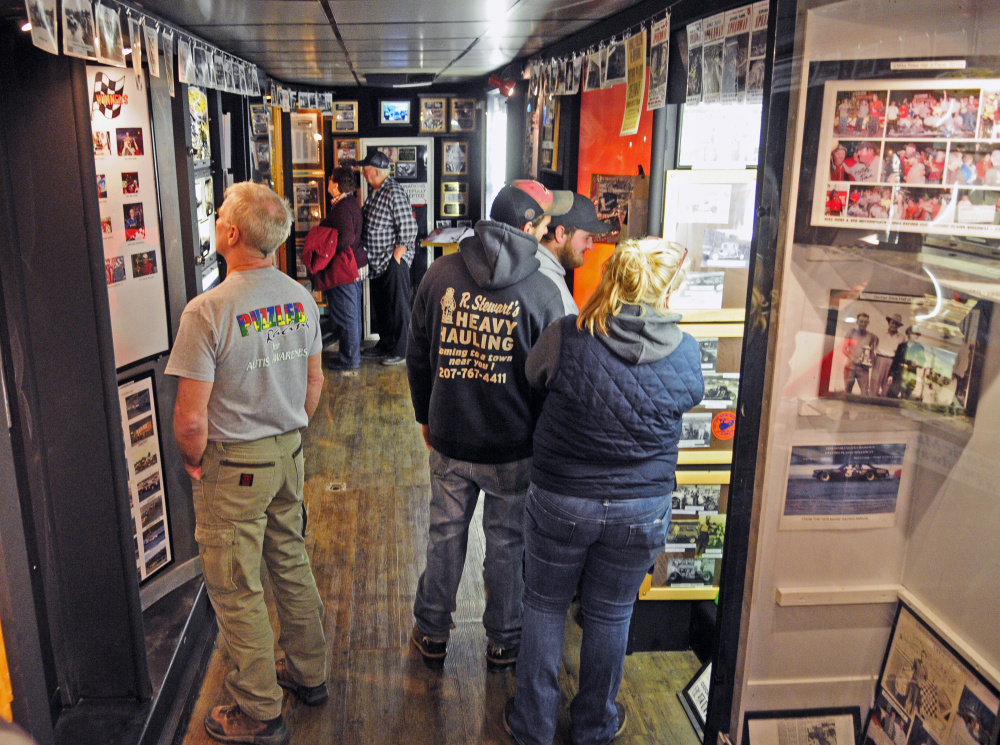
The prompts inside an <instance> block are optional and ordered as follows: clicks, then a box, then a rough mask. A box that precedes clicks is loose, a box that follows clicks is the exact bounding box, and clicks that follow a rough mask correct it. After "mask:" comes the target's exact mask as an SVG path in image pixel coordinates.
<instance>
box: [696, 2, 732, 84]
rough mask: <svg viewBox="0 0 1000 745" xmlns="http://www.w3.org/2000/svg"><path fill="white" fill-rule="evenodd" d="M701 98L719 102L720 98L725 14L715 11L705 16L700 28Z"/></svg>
mask: <svg viewBox="0 0 1000 745" xmlns="http://www.w3.org/2000/svg"><path fill="white" fill-rule="evenodd" d="M702 35H703V42H702V46H701V100H702V101H704V102H705V103H719V102H720V101H721V100H722V52H723V44H724V42H725V37H726V14H725V13H716V14H715V15H714V16H711V17H709V18H706V19H705V21H704V26H703V28H702Z"/></svg>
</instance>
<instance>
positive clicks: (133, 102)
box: [87, 65, 170, 369]
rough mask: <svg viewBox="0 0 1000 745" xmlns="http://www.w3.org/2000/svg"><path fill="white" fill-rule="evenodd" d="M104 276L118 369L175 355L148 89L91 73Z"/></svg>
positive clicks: (92, 69) (103, 71) (111, 72)
mask: <svg viewBox="0 0 1000 745" xmlns="http://www.w3.org/2000/svg"><path fill="white" fill-rule="evenodd" d="M87 78H88V84H89V85H90V93H91V127H92V129H93V139H94V165H95V168H96V171H97V197H98V202H99V204H100V215H101V234H102V236H103V239H104V271H105V280H106V282H107V285H108V300H109V304H110V306H111V332H112V337H113V341H114V351H115V366H116V367H117V368H118V369H121V368H123V367H125V366H127V365H131V364H134V363H136V362H139V361H141V360H144V359H147V358H149V357H152V356H154V355H157V354H161V353H163V352H165V351H167V349H169V347H170V339H169V334H168V330H167V304H166V287H165V282H164V273H163V251H162V248H161V245H160V216H159V203H158V201H157V191H156V171H155V168H154V160H153V136H152V130H151V128H150V124H149V103H148V101H147V99H146V87H145V86H144V87H143V90H139V89H138V88H137V87H136V84H135V75H134V74H133V73H132V72H131V71H128V70H123V69H120V68H117V67H104V66H97V65H88V66H87Z"/></svg>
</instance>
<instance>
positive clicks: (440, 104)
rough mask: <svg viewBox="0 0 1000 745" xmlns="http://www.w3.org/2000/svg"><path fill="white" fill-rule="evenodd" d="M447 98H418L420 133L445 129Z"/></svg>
mask: <svg viewBox="0 0 1000 745" xmlns="http://www.w3.org/2000/svg"><path fill="white" fill-rule="evenodd" d="M447 105H448V99H446V98H421V99H420V133H421V134H424V133H427V132H444V131H446V126H445V125H446V119H445V117H446V115H447V113H448V111H447Z"/></svg>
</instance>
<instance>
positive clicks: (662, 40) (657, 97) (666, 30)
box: [646, 16, 670, 111]
mask: <svg viewBox="0 0 1000 745" xmlns="http://www.w3.org/2000/svg"><path fill="white" fill-rule="evenodd" d="M669 37H670V16H667V17H666V18H661V19H660V20H658V21H655V22H654V23H653V25H652V27H651V28H650V41H649V96H648V98H647V100H646V109H647V111H653V110H654V109H658V108H660V107H662V106H663V105H664V104H665V103H666V99H667V60H668V57H669V56H670V54H669V52H670V38H669Z"/></svg>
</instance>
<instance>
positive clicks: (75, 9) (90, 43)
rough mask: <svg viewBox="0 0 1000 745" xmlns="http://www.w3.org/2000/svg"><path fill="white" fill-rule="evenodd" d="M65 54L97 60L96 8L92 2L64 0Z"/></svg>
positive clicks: (88, 0) (87, 0)
mask: <svg viewBox="0 0 1000 745" xmlns="http://www.w3.org/2000/svg"><path fill="white" fill-rule="evenodd" d="M62 27H63V54H65V55H67V56H69V57H82V58H83V59H89V60H96V59H97V48H96V46H95V45H94V37H95V36H96V35H97V31H96V27H95V25H94V6H93V5H92V4H91V2H90V0H63V4H62Z"/></svg>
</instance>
